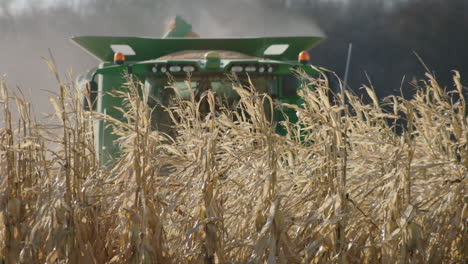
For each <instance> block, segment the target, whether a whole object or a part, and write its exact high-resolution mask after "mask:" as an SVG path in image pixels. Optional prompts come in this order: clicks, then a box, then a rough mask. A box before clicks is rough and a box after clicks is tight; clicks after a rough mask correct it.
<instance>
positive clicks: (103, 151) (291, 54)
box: [73, 18, 322, 164]
mask: <svg viewBox="0 0 468 264" xmlns="http://www.w3.org/2000/svg"><path fill="white" fill-rule="evenodd" d="M184 22H185V21H183V20H179V21H178V20H177V18H176V22H175V23H176V25H175V27H174V28H172V29H171V30H170V31H169V32H168V33H167V34H166V36H167V37H181V36H186V35H187V34H188V33H192V32H191V26H190V24H187V23H185V24H184ZM321 39H322V38H321V37H276V38H268V37H267V38H227V39H196V38H195V39H193V38H192V39H188V38H165V39H155V38H139V37H100V36H84V37H74V38H73V41H74V42H76V43H77V44H78V45H80V46H81V47H82V48H84V49H85V50H87V51H88V52H90V53H91V54H92V55H94V56H95V57H97V58H98V59H100V60H102V61H103V63H101V64H100V65H99V67H98V68H94V69H91V70H90V71H88V72H86V73H84V74H82V75H81V76H80V77H79V78H78V79H77V83H78V85H82V87H84V86H83V84H86V82H87V81H94V82H97V91H95V92H96V93H97V98H96V104H95V105H94V106H93V109H94V110H95V111H97V112H99V113H102V114H104V115H106V116H111V117H113V118H116V119H119V120H122V119H123V115H122V113H121V112H120V111H118V110H117V109H116V108H115V107H120V108H121V107H123V104H122V103H123V102H122V99H120V98H117V97H113V96H111V95H109V94H108V93H110V92H112V91H116V90H120V89H122V85H123V84H124V83H125V80H124V78H123V74H124V73H126V72H128V73H131V74H133V75H134V76H136V77H137V78H138V79H139V80H141V81H142V82H145V81H146V80H147V79H148V80H150V79H151V80H159V81H157V82H159V83H161V82H165V81H166V78H167V76H166V73H163V72H161V71H160V70H158V71H156V72H154V69H161V67H166V68H167V69H168V68H169V67H170V66H174V65H176V66H177V65H179V66H193V67H195V72H193V73H192V78H202V79H203V78H210V77H208V76H213V75H216V76H220V75H225V76H227V75H228V74H231V69H232V67H233V66H236V65H243V66H253V67H257V69H259V68H260V67H261V66H264V67H265V69H266V68H267V67H271V69H273V70H272V71H271V72H266V71H264V72H260V71H257V72H250V73H236V74H237V75H238V76H246V74H248V75H249V77H250V78H251V79H253V80H256V79H258V80H263V79H265V80H267V79H268V80H269V81H268V85H270V86H268V87H269V91H268V93H269V94H270V95H271V96H272V97H274V98H275V99H276V100H278V101H280V102H284V103H288V104H296V105H300V104H301V99H300V98H299V97H298V96H297V94H296V93H295V91H296V89H300V80H297V79H294V78H292V77H291V76H292V74H293V72H294V71H303V72H305V73H307V74H309V75H315V74H317V72H316V70H315V69H313V68H312V67H311V66H310V65H304V64H301V63H299V62H297V60H296V59H297V55H298V54H299V52H300V51H302V50H308V49H310V48H312V47H314V46H315V45H317V44H318V42H320V40H321ZM110 45H128V46H129V47H131V49H133V51H134V52H135V55H126V57H127V61H126V62H125V63H124V64H122V65H117V64H115V63H113V62H112V60H113V55H114V51H113V49H112V48H111V46H110ZM271 45H283V46H284V45H287V49H286V50H285V51H284V52H283V53H281V54H278V55H265V50H266V49H268V48H269V47H270V46H271ZM184 51H198V52H202V51H207V52H209V51H213V52H212V53H216V52H218V51H221V53H222V52H225V51H228V52H238V53H240V54H241V55H245V56H241V57H240V58H234V59H233V58H230V59H228V58H223V56H221V57H220V58H216V55H214V58H208V59H207V58H191V57H190V56H187V57H183V58H182V59H181V58H180V56H179V57H178V59H167V58H171V57H170V56H169V57H167V56H166V55H170V54H174V53H176V52H184ZM212 53H210V55H213V54H212ZM163 56H166V58H162V57H163ZM208 57H210V56H208ZM244 68H245V67H244ZM171 75H173V76H174V78H181V79H183V78H185V77H186V73H185V72H182V71H181V72H172V73H171ZM204 76H206V77H204ZM226 79H227V78H226ZM153 92H156V91H153ZM159 92H160V91H159ZM285 115H286V117H285ZM286 118H287V119H288V120H289V121H291V122H296V121H297V116H296V112H295V111H294V110H293V109H289V108H283V109H276V110H275V113H274V119H275V121H276V122H281V121H282V120H285V119H286ZM277 132H278V133H280V134H284V133H285V130H284V128H282V127H281V126H277ZM95 135H96V140H97V142H96V151H97V153H99V158H100V162H101V164H110V163H112V162H113V161H114V160H115V158H117V157H118V156H119V153H120V151H119V146H118V145H117V144H116V143H115V140H116V139H117V136H116V135H115V134H113V131H112V128H111V127H110V126H109V124H108V123H106V121H96V123H95Z"/></svg>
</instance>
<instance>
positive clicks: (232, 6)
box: [0, 0, 323, 116]
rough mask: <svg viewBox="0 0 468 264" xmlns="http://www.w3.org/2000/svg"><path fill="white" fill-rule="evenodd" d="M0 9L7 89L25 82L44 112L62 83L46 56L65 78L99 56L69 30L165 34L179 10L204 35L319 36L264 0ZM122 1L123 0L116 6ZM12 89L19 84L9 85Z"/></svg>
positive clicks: (0, 56) (0, 61) (1, 63)
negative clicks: (87, 50)
mask: <svg viewBox="0 0 468 264" xmlns="http://www.w3.org/2000/svg"><path fill="white" fill-rule="evenodd" d="M63 2H65V1H63ZM56 3H57V4H56V5H49V6H47V7H41V6H37V5H35V6H31V7H27V6H26V7H25V8H24V9H22V10H17V12H15V14H11V13H9V12H6V11H8V10H6V8H7V7H5V6H0V9H1V8H2V7H3V10H2V12H0V13H1V14H2V15H0V30H1V31H2V32H3V34H0V75H3V76H4V77H5V78H6V80H7V83H8V86H9V87H10V89H12V88H15V87H21V88H22V89H23V90H24V91H26V94H29V93H30V95H31V97H30V100H31V102H32V104H33V106H34V107H35V112H36V113H37V114H38V115H39V116H44V115H43V114H42V113H51V112H52V108H51V106H50V104H49V99H48V98H49V97H50V96H52V95H53V93H54V92H56V91H57V90H58V89H57V87H58V85H57V81H56V80H55V77H54V75H53V74H52V73H51V72H50V71H49V69H48V67H47V65H46V63H45V61H44V60H43V59H42V57H47V58H50V53H49V50H50V51H51V53H52V55H53V58H54V59H55V62H56V64H57V69H58V70H59V73H60V77H61V79H62V80H65V82H66V83H70V82H72V81H73V78H70V77H69V73H72V75H74V76H76V75H78V74H79V73H81V72H83V71H84V70H86V69H87V68H90V67H92V66H96V65H97V64H98V63H99V61H97V60H96V59H95V58H93V57H91V56H90V55H88V54H86V53H85V52H84V51H83V50H81V49H80V48H79V47H78V46H76V45H75V44H74V43H72V42H71V41H70V37H71V36H79V35H106V36H146V37H160V36H162V34H163V32H164V30H165V27H166V25H167V24H168V22H169V21H170V20H171V19H172V18H173V17H174V16H175V15H181V16H183V17H184V18H185V19H186V20H187V21H188V22H190V23H192V25H193V30H194V31H195V32H197V33H198V34H199V35H200V36H201V37H211V38H213V37H253V36H294V35H301V36H306V35H313V36H322V35H323V32H322V31H321V30H320V29H319V28H318V27H317V25H316V24H315V23H314V22H313V20H311V19H310V18H307V17H305V16H303V15H302V14H300V12H297V11H295V10H291V9H286V8H285V7H284V6H282V5H281V4H277V5H273V4H271V3H270V2H269V3H270V4H265V1H262V0H256V1H255V0H251V1H247V0H238V1H231V0H223V1H219V0H192V1H180V0H179V1H154V2H153V1H144V0H134V1H109V0H108V1H85V0H83V1H73V2H71V3H72V4H66V3H61V2H60V1H56ZM116 3H120V4H116ZM12 90H14V89H12Z"/></svg>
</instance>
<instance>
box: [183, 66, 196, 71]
mask: <svg viewBox="0 0 468 264" xmlns="http://www.w3.org/2000/svg"><path fill="white" fill-rule="evenodd" d="M182 70H183V71H184V72H194V71H195V67H193V66H190V65H187V66H184V67H183V68H182Z"/></svg>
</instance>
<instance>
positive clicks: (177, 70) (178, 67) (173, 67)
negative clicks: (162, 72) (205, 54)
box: [169, 66, 182, 72]
mask: <svg viewBox="0 0 468 264" xmlns="http://www.w3.org/2000/svg"><path fill="white" fill-rule="evenodd" d="M181 70H182V67H180V66H170V67H169V71H170V72H180V71H181Z"/></svg>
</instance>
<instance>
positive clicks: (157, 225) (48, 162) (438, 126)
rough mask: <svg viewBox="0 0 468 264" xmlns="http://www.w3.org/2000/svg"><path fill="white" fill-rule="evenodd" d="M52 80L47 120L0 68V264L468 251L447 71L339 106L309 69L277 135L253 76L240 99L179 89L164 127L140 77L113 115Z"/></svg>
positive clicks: (463, 155) (462, 156) (467, 131)
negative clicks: (221, 103) (111, 155)
mask: <svg viewBox="0 0 468 264" xmlns="http://www.w3.org/2000/svg"><path fill="white" fill-rule="evenodd" d="M49 66H50V67H51V69H52V70H53V72H54V73H55V74H56V71H55V68H54V66H53V64H50V65H49ZM56 77H57V80H58V91H57V93H56V95H54V96H52V97H51V98H50V103H51V104H52V105H53V107H54V109H55V115H54V120H55V124H57V125H54V126H52V125H48V126H47V125H44V124H40V123H39V122H37V121H36V117H35V115H34V106H33V105H31V104H30V103H29V102H28V100H27V98H26V96H24V95H23V93H22V92H21V90H15V91H13V90H12V89H9V88H8V87H7V85H6V80H1V92H0V100H1V103H0V106H1V107H2V111H3V114H2V116H3V121H2V122H3V123H4V126H3V127H1V128H0V157H1V158H0V190H1V191H0V214H1V217H0V263H112V264H114V263H466V260H467V259H468V243H467V238H468V222H467V221H468V220H467V218H468V194H467V185H466V184H467V181H468V176H467V175H468V146H467V141H468V119H467V111H466V105H467V104H466V102H465V99H464V97H463V89H464V88H463V86H462V84H461V82H460V76H459V75H458V73H456V72H455V73H454V77H453V81H454V82H453V84H454V86H453V87H454V89H453V90H451V91H450V92H447V91H446V90H445V89H443V88H441V86H439V84H438V83H437V81H436V80H435V79H434V78H433V77H432V76H431V75H429V74H428V75H427V76H426V79H425V80H422V81H420V83H419V84H420V87H419V88H418V91H417V93H416V94H415V96H414V97H413V98H411V99H404V98H401V97H397V96H394V97H389V98H385V100H383V101H379V99H378V98H377V96H376V94H375V93H374V91H373V89H372V88H371V87H363V89H365V90H366V91H367V95H368V98H370V100H369V102H370V103H365V102H364V100H361V99H360V98H359V97H358V96H356V95H354V94H352V93H351V92H346V93H345V94H344V96H345V98H343V97H341V95H336V96H335V100H336V102H337V103H334V104H332V103H330V100H329V98H328V96H329V94H330V93H329V86H328V81H327V80H326V78H325V77H320V78H312V77H307V81H306V82H305V83H304V85H305V86H307V87H314V89H303V90H301V91H300V92H299V93H300V96H301V97H302V98H303V100H304V104H303V105H302V106H301V107H297V106H289V107H292V108H295V110H296V111H297V113H298V117H299V122H297V123H295V124H293V123H289V122H288V121H285V122H283V124H282V125H283V126H285V127H286V129H287V135H286V136H280V135H278V134H277V133H275V126H277V125H279V124H275V123H274V122H272V121H271V120H269V118H267V116H268V114H267V113H266V112H268V111H271V109H270V110H269V109H266V108H265V107H264V106H265V105H270V106H271V107H284V106H281V105H279V103H277V102H274V100H272V99H271V98H270V97H268V96H267V95H263V94H259V93H258V92H256V91H255V88H254V87H242V86H240V85H236V84H235V83H234V84H233V86H234V89H235V90H236V91H237V93H238V94H239V95H240V101H239V103H238V105H237V106H236V108H235V109H227V108H220V109H219V107H215V105H216V100H217V98H216V97H215V95H214V94H213V93H211V92H207V93H205V94H204V96H202V98H200V99H199V100H197V99H195V98H196V97H195V96H192V98H191V99H190V100H182V99H180V98H179V99H177V100H175V101H174V102H173V103H172V104H171V105H170V106H168V107H167V109H166V111H167V112H168V113H169V114H170V116H171V118H172V120H173V123H174V128H175V130H176V131H177V136H176V137H171V136H169V135H167V134H164V133H162V132H158V131H154V130H153V129H151V111H152V109H150V108H149V107H148V104H147V101H146V100H147V99H145V98H141V97H140V96H139V94H140V92H139V91H140V90H141V89H144V85H142V84H141V83H139V82H138V81H137V80H134V79H131V77H129V82H128V83H127V84H126V85H125V87H122V89H121V91H120V92H116V93H115V96H121V97H124V98H125V103H126V105H125V106H119V107H121V109H122V111H124V112H125V118H126V120H125V121H122V120H114V119H112V118H111V117H108V116H107V117H106V116H103V115H101V114H99V113H95V112H87V111H83V110H82V105H81V104H82V103H81V99H80V96H79V94H80V92H79V91H78V88H77V87H75V86H74V85H73V84H67V83H65V82H64V81H62V80H61V79H60V78H59V76H58V74H56ZM187 85H190V82H187ZM174 89H175V88H174ZM454 98H456V100H454ZM343 102H346V103H345V104H343ZM202 103H204V104H208V106H209V109H210V111H209V112H208V113H207V114H202V113H200V111H199V106H200V104H202ZM388 109H390V110H388ZM13 116H15V118H13ZM102 119H106V121H107V122H108V124H109V125H111V126H113V128H114V132H115V133H117V134H118V135H119V136H120V138H119V140H118V142H116V143H115V144H119V145H120V146H121V148H122V152H123V153H122V156H121V157H120V158H119V160H118V161H117V162H116V164H115V165H113V166H110V167H101V166H98V160H97V157H98V155H97V153H96V151H95V145H94V137H95V135H94V131H93V128H92V127H93V123H94V122H95V120H102ZM402 123H404V126H403V127H404V129H402V131H397V127H399V126H400V125H401V124H402Z"/></svg>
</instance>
